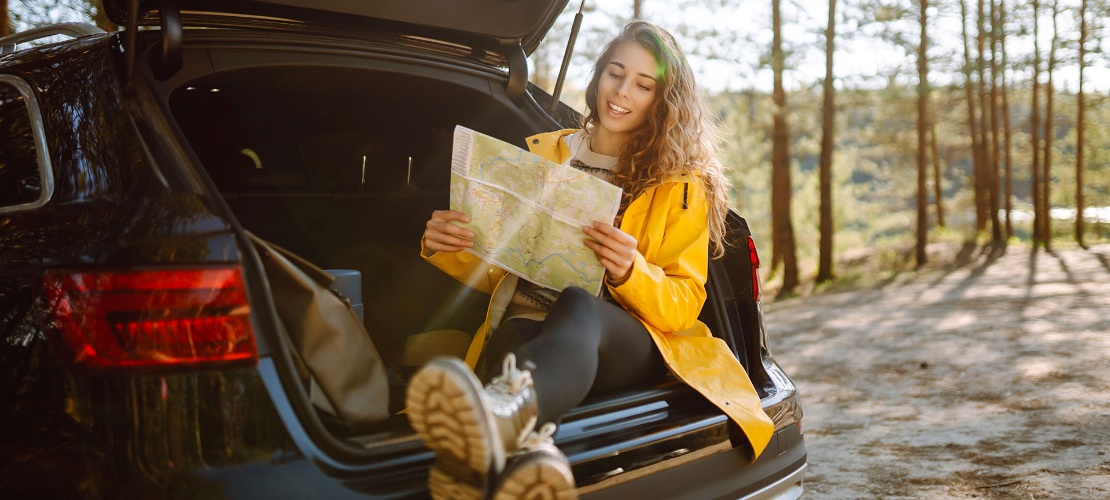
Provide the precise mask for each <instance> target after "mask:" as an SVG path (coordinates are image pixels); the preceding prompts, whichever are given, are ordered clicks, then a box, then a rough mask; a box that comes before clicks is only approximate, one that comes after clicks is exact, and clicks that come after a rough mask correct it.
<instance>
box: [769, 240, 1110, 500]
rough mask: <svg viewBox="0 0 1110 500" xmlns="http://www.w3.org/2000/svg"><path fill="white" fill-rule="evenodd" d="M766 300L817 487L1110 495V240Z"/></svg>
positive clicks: (878, 493) (922, 494)
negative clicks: (798, 400)
mask: <svg viewBox="0 0 1110 500" xmlns="http://www.w3.org/2000/svg"><path fill="white" fill-rule="evenodd" d="M978 252H979V251H978V250H974V251H972V252H971V253H975V254H976V255H971V254H969V255H964V256H961V258H960V259H958V261H962V263H961V264H959V265H951V266H944V267H943V268H932V269H929V268H926V270H924V271H921V272H909V273H902V274H899V275H895V276H893V277H891V278H890V279H887V280H886V281H883V282H880V283H875V284H873V285H867V286H863V287H862V288H857V289H854V290H849V291H834V292H828V293H823V294H817V295H813V296H807V297H795V298H791V299H787V300H780V301H776V302H773V303H770V304H767V305H766V307H765V312H766V313H767V329H768V341H769V343H770V346H771V350H772V352H773V353H774V354H776V359H777V360H778V361H779V363H780V364H781V365H782V366H783V368H784V369H786V371H787V373H789V374H790V375H791V377H792V378H793V379H794V381H795V382H796V383H797V384H798V386H799V388H800V392H801V397H802V405H803V407H804V411H805V417H804V418H803V429H804V432H805V439H806V446H807V447H808V449H809V466H810V468H809V470H808V472H807V476H806V482H805V488H806V491H807V494H806V496H807V497H808V498H846V499H855V498H1064V499H1072V498H1076V499H1087V498H1092V499H1094V498H1110V245H1101V246H1098V247H1093V248H1091V249H1090V250H1089V251H1088V250H1082V249H1078V248H1076V249H1066V250H1055V251H1052V252H1045V251H1040V252H1037V253H1035V254H1031V253H1030V251H1029V250H1028V249H1027V248H1011V249H1010V250H1009V251H1008V252H1006V254H1005V255H1002V256H1000V257H997V258H991V257H990V256H989V255H979V254H978Z"/></svg>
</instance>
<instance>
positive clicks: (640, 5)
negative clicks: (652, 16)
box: [632, 0, 644, 19]
mask: <svg viewBox="0 0 1110 500" xmlns="http://www.w3.org/2000/svg"><path fill="white" fill-rule="evenodd" d="M643 9H644V0H632V19H640V16H642V15H644V10H643Z"/></svg>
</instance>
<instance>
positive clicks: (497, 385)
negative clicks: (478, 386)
mask: <svg viewBox="0 0 1110 500" xmlns="http://www.w3.org/2000/svg"><path fill="white" fill-rule="evenodd" d="M529 387H532V372H530V371H528V370H519V369H517V367H516V355H514V354H513V353H511V352H510V353H509V354H506V355H505V359H504V360H503V361H502V362H501V375H498V376H496V377H494V378H493V380H491V381H490V389H494V390H496V391H498V392H502V393H505V394H516V393H518V392H520V391H523V390H524V389H527V388H529Z"/></svg>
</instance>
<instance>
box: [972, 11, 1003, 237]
mask: <svg viewBox="0 0 1110 500" xmlns="http://www.w3.org/2000/svg"><path fill="white" fill-rule="evenodd" d="M986 18H987V11H986V10H985V8H984V5H983V0H979V1H978V11H977V13H976V17H975V19H976V25H977V27H978V31H979V32H978V34H977V35H976V37H975V41H976V44H977V47H978V57H977V58H976V61H975V66H976V71H977V72H978V74H979V88H978V95H979V108H980V112H979V116H981V117H982V119H981V120H979V130H978V131H977V133H978V134H979V136H980V137H981V139H979V144H981V145H982V149H981V151H982V155H983V169H982V170H980V171H979V173H980V175H981V176H982V179H981V181H980V182H982V185H983V188H982V195H983V197H982V198H981V199H979V200H978V202H979V203H980V204H982V207H983V208H982V210H983V213H984V214H986V216H987V217H986V220H987V221H990V222H991V225H992V229H991V233H992V237H993V233H994V229H993V226H995V225H997V224H995V221H997V220H998V212H997V211H995V212H994V213H993V214H992V213H991V207H992V206H993V205H994V203H993V201H994V198H995V196H996V195H997V193H998V191H997V189H993V188H992V187H991V179H993V178H994V175H992V174H991V172H995V171H997V170H998V162H997V161H996V159H995V157H996V156H997V155H996V154H995V150H996V148H995V144H994V142H993V141H991V136H990V120H991V119H992V118H991V116H992V115H993V114H994V110H993V109H991V102H990V96H989V94H988V92H987V75H986V72H987V56H986V51H987V30H986ZM984 222H985V221H984ZM985 228H986V227H985V226H984V227H981V228H978V229H979V230H983V229H985Z"/></svg>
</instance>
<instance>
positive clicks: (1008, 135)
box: [998, 0, 1014, 239]
mask: <svg viewBox="0 0 1110 500" xmlns="http://www.w3.org/2000/svg"><path fill="white" fill-rule="evenodd" d="M998 30H999V36H998V42H999V43H998V45H999V48H1000V49H1001V51H1002V138H1003V139H1002V142H1003V147H1004V148H1005V150H1004V152H1003V156H1004V157H1005V158H1006V160H1005V161H1006V193H1005V196H1004V199H1005V210H1006V239H1010V238H1012V237H1013V236H1014V225H1013V221H1012V220H1011V218H1010V212H1012V211H1013V209H1014V206H1013V198H1014V178H1013V161H1012V160H1013V159H1012V158H1011V152H1012V150H1013V134H1012V130H1011V129H1010V99H1009V97H1008V95H1009V91H1008V90H1007V86H1008V84H1007V82H1006V70H1007V69H1008V68H1009V67H1010V66H1009V64H1008V63H1007V62H1006V0H998Z"/></svg>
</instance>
